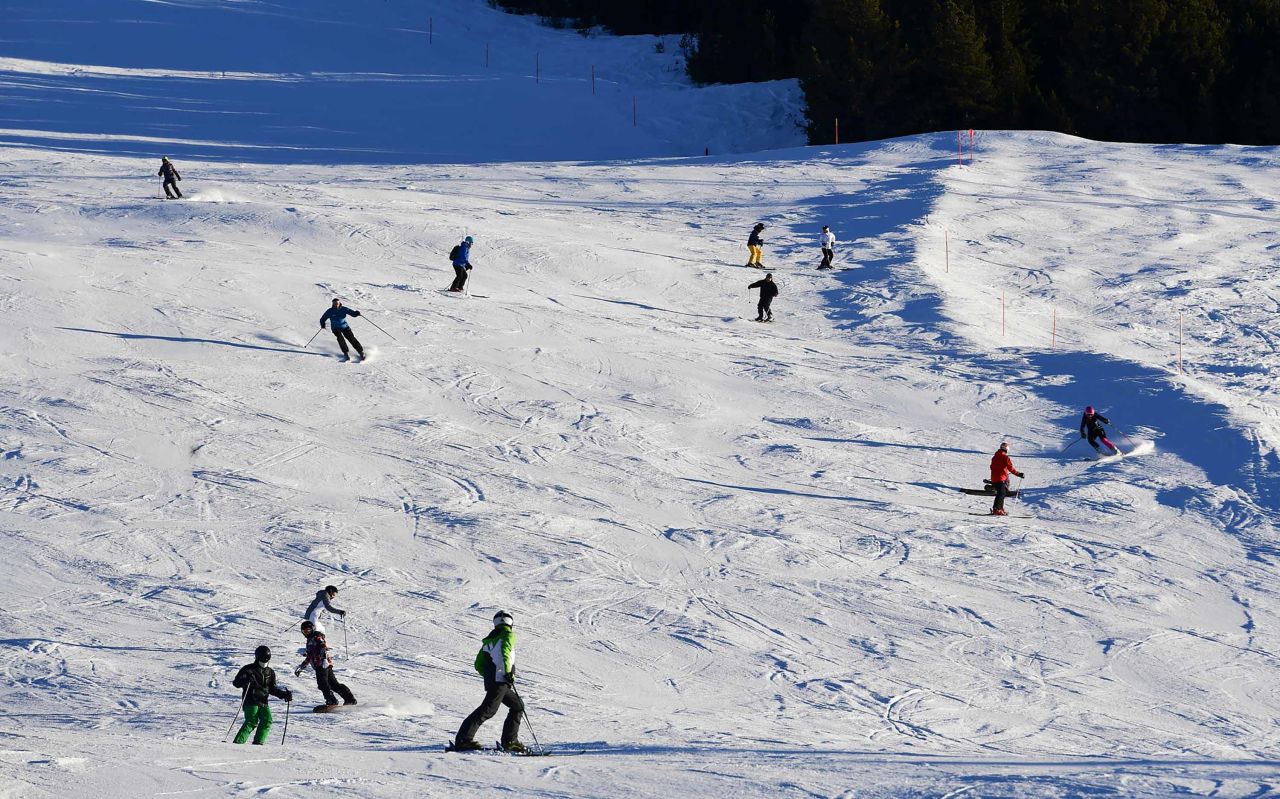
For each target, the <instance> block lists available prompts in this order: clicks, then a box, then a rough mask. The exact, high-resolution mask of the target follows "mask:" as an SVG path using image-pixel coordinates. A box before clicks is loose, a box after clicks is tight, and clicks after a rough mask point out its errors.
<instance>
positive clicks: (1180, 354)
mask: <svg viewBox="0 0 1280 799" xmlns="http://www.w3.org/2000/svg"><path fill="white" fill-rule="evenodd" d="M1178 374H1182V314H1181V313H1179V314H1178Z"/></svg>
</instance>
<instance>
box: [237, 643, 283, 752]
mask: <svg viewBox="0 0 1280 799" xmlns="http://www.w3.org/2000/svg"><path fill="white" fill-rule="evenodd" d="M270 660H271V650H270V649H268V648H267V647H265V646H260V647H258V648H257V650H255V651H254V653H253V662H252V663H249V664H247V665H245V666H242V667H240V671H239V672H238V673H237V674H236V678H235V679H234V680H232V681H231V684H232V685H234V686H235V687H237V688H239V689H240V693H241V696H243V697H244V699H243V704H244V724H241V725H240V731H239V732H237V733H236V737H235V738H234V739H233V740H234V741H235V742H236V743H238V744H242V743H244V742H245V741H247V740H249V733H250V732H253V730H254V728H255V727H256V728H257V732H256V733H254V736H253V742H254V743H255V744H258V745H259V746H261V745H262V744H263V743H265V742H266V740H267V736H268V735H270V734H271V708H270V707H268V706H267V701H268V698H269V697H271V696H274V697H277V698H279V699H283V700H284V701H286V702H292V701H293V692H292V691H290V690H289V689H288V688H277V687H276V672H275V670H274V669H272V668H271V667H270V666H268V665H267V663H268V661H270Z"/></svg>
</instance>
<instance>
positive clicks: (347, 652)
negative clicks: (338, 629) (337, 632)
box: [342, 616, 351, 660]
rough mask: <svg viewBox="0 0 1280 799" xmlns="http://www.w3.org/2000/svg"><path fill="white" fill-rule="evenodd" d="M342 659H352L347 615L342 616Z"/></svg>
mask: <svg viewBox="0 0 1280 799" xmlns="http://www.w3.org/2000/svg"><path fill="white" fill-rule="evenodd" d="M342 659H343V660H350V659H351V648H350V647H348V646H347V617H346V616H343V617H342Z"/></svg>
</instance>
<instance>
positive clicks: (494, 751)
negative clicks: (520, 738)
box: [444, 741, 587, 757]
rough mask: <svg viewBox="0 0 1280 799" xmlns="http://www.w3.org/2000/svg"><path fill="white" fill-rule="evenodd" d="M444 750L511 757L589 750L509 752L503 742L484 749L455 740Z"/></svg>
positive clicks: (574, 753) (578, 753) (578, 752)
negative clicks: (464, 746) (457, 743)
mask: <svg viewBox="0 0 1280 799" xmlns="http://www.w3.org/2000/svg"><path fill="white" fill-rule="evenodd" d="M444 751H446V752H456V753H458V754H462V755H465V754H471V753H475V754H479V755H510V756H511V757H549V756H551V755H580V754H582V753H583V752H585V751H587V750H585V749H579V750H577V751H576V752H556V751H554V750H551V749H530V750H527V751H524V752H508V751H507V750H505V749H503V748H502V744H501V743H496V742H495V743H494V745H493V746H486V747H484V748H482V749H458V748H457V747H455V746H454V745H453V741H450V742H448V743H447V744H445V745H444Z"/></svg>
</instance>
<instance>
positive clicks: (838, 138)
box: [836, 117, 840, 144]
mask: <svg viewBox="0 0 1280 799" xmlns="http://www.w3.org/2000/svg"><path fill="white" fill-rule="evenodd" d="M839 143H840V117H836V144H839Z"/></svg>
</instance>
